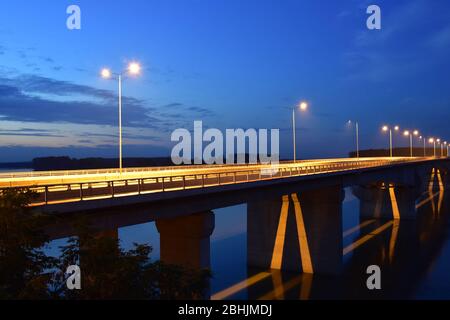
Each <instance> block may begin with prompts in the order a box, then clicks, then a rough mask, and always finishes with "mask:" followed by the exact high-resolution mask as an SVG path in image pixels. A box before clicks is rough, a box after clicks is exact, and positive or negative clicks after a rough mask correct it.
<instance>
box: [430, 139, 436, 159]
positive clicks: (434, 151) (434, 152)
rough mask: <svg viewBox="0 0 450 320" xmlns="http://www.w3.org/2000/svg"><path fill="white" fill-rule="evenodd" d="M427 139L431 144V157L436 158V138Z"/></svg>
mask: <svg viewBox="0 0 450 320" xmlns="http://www.w3.org/2000/svg"><path fill="white" fill-rule="evenodd" d="M428 141H429V142H430V143H432V144H433V157H435V158H436V140H435V139H434V138H430V140H428Z"/></svg>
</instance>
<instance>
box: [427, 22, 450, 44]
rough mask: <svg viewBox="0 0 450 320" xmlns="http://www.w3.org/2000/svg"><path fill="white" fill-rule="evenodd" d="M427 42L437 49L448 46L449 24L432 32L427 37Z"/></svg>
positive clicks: (449, 40) (449, 42) (449, 39)
mask: <svg viewBox="0 0 450 320" xmlns="http://www.w3.org/2000/svg"><path fill="white" fill-rule="evenodd" d="M429 44H430V45H431V46H432V47H435V48H437V49H443V48H449V46H450V26H447V27H445V28H443V29H441V30H439V31H438V32H436V33H435V34H433V35H432V36H431V37H430V39H429Z"/></svg>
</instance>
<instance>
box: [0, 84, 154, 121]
mask: <svg viewBox="0 0 450 320" xmlns="http://www.w3.org/2000/svg"><path fill="white" fill-rule="evenodd" d="M48 95H52V96H57V97H63V98H66V99H67V101H66V100H64V99H63V100H54V99H50V98H47V97H46V96H48ZM73 96H76V97H80V96H82V97H85V99H80V98H77V99H78V100H76V101H70V100H69V98H71V97H73ZM116 101H117V98H116V95H115V94H114V93H113V92H111V91H107V90H101V89H96V88H93V87H90V86H84V85H77V84H73V83H70V82H66V81H59V80H55V79H50V78H45V77H40V76H35V75H24V76H20V77H17V78H14V79H6V78H0V115H1V116H2V117H3V120H9V121H24V122H47V123H51V122H67V123H76V124H99V125H111V124H115V123H116V122H117V120H116V118H117V116H116V112H115V111H116V110H115V108H116V104H117V102H116ZM123 102H124V106H125V107H126V110H127V112H126V114H125V115H124V125H126V126H131V127H145V128H154V127H155V124H157V123H158V122H159V119H157V118H155V117H152V116H150V115H149V112H150V111H151V110H152V109H151V108H148V107H145V106H144V101H142V100H138V99H135V98H130V97H124V98H123Z"/></svg>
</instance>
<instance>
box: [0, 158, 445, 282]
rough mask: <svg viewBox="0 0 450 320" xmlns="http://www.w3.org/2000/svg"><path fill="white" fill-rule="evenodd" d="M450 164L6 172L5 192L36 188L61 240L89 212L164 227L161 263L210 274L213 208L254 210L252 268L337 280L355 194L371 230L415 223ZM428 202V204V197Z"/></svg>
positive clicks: (105, 219)
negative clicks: (347, 203)
mask: <svg viewBox="0 0 450 320" xmlns="http://www.w3.org/2000/svg"><path fill="white" fill-rule="evenodd" d="M449 170H450V159H449V158H360V159H355V158H353V159H323V160H308V161H298V162H282V163H280V164H278V165H272V166H267V165H259V164H257V165H214V166H206V165H199V166H181V167H162V168H132V169H127V170H124V171H123V172H122V174H121V173H119V172H118V171H117V170H115V169H109V170H87V171H67V172H61V171H58V172H28V173H13V174H2V175H0V189H5V188H13V187H29V188H31V189H32V190H35V191H36V192H37V194H38V198H37V199H36V200H35V201H34V202H33V203H32V204H31V206H32V207H33V210H36V211H42V212H47V213H51V214H54V215H55V216H58V217H60V218H61V219H59V222H58V224H57V225H55V226H52V227H50V228H49V229H48V232H49V234H51V236H52V238H61V237H67V236H70V235H74V230H73V229H72V228H71V225H70V223H69V222H70V221H71V219H73V218H75V217H78V216H80V215H87V216H89V218H90V219H91V220H92V221H93V223H94V225H95V226H96V227H97V228H98V229H99V230H103V231H105V230H110V231H111V233H110V234H112V235H114V234H115V235H117V229H118V228H120V227H124V226H129V225H135V224H140V223H145V222H149V221H156V225H157V228H158V231H159V232H160V239H161V244H160V246H161V250H160V252H161V259H162V260H163V261H165V262H168V263H176V264H181V265H185V266H189V267H194V268H205V267H209V263H210V262H209V261H210V252H209V251H210V250H209V246H210V244H209V241H210V240H209V237H210V235H211V234H212V232H213V230H214V227H215V218H214V213H213V210H214V209H217V208H222V207H227V206H232V205H236V204H242V203H246V204H247V221H248V222H247V228H248V230H247V254H248V258H247V260H248V265H249V266H252V267H258V268H265V269H275V270H291V271H301V272H303V273H306V274H308V273H320V274H336V273H339V272H340V270H341V268H342V258H343V255H345V254H347V253H349V252H351V251H353V250H355V249H357V248H358V247H360V246H361V245H363V244H364V242H365V241H367V236H366V237H363V238H361V239H359V240H358V241H356V242H355V243H353V244H352V245H351V246H348V247H345V248H344V246H343V234H344V231H343V230H342V202H343V199H344V192H343V190H344V188H347V187H351V188H352V190H353V193H354V195H355V196H357V197H358V198H359V200H360V217H361V223H362V224H368V223H370V221H374V220H380V221H383V220H386V221H387V222H386V223H385V224H383V225H382V226H381V227H380V228H378V229H376V230H375V231H374V232H373V234H371V235H369V236H368V237H369V238H370V237H374V236H376V235H377V234H379V233H381V232H383V231H384V230H387V229H389V228H395V226H396V223H395V221H400V220H401V219H415V218H416V217H417V209H418V208H420V206H422V205H423V203H424V201H427V198H432V197H435V196H436V194H437V193H436V189H438V191H439V192H440V196H442V195H443V191H444V189H445V188H446V186H448V185H449V184H450V180H449ZM423 195H425V198H423Z"/></svg>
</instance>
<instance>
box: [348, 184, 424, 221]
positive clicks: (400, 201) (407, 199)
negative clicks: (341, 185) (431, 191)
mask: <svg viewBox="0 0 450 320" xmlns="http://www.w3.org/2000/svg"><path fill="white" fill-rule="evenodd" d="M353 194H354V195H355V196H356V197H357V198H358V199H359V201H360V208H359V211H360V216H361V217H362V218H378V219H415V218H416V199H417V198H418V196H419V194H420V192H419V190H418V188H416V187H412V186H401V185H392V184H390V185H387V184H380V185H369V186H356V187H353Z"/></svg>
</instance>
